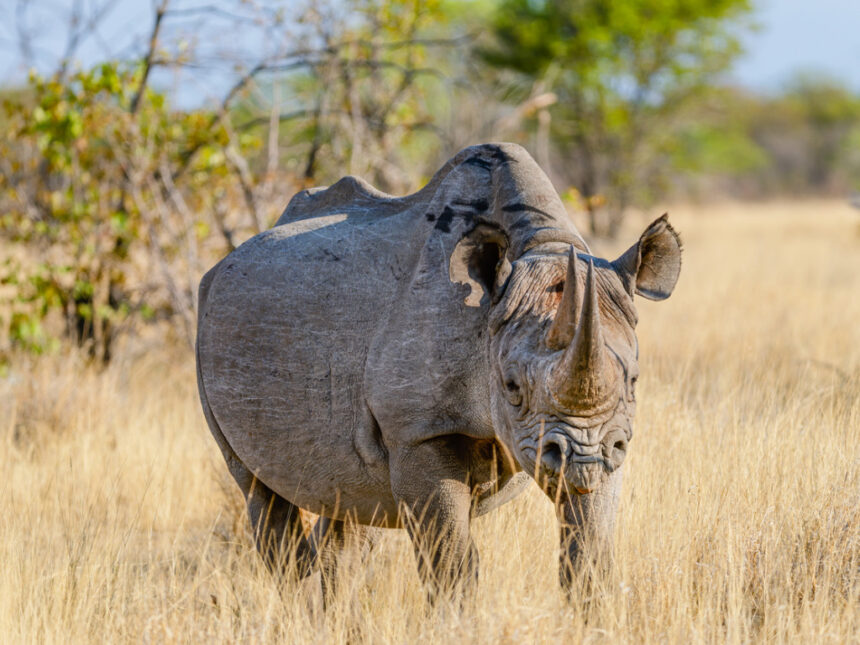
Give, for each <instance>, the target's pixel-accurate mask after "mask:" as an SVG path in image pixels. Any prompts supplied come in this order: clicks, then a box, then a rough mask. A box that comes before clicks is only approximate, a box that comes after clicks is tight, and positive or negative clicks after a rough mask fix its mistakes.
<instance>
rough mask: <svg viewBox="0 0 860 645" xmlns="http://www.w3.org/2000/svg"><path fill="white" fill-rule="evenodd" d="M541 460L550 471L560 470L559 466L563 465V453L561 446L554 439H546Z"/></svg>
mask: <svg viewBox="0 0 860 645" xmlns="http://www.w3.org/2000/svg"><path fill="white" fill-rule="evenodd" d="M541 461H542V462H543V465H544V466H546V467H547V468H549V469H550V470H551V471H552V472H554V473H557V472H559V471H561V468H562V466H563V465H564V453H563V452H562V449H561V446H559V445H558V444H557V443H556V442H555V441H548V442H547V443H546V444H544V448H543V454H542V455H541Z"/></svg>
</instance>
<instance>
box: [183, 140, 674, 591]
mask: <svg viewBox="0 0 860 645" xmlns="http://www.w3.org/2000/svg"><path fill="white" fill-rule="evenodd" d="M680 267H681V247H680V243H679V239H678V236H677V234H676V233H675V231H674V230H673V229H672V227H671V226H670V225H669V223H668V221H667V219H666V216H665V215H664V216H663V217H661V218H659V219H658V220H656V221H655V222H653V223H652V224H651V225H650V226H649V227H648V228H647V229H646V230H645V232H644V233H643V234H642V236H641V238H640V239H639V241H638V242H636V244H634V245H633V246H632V247H630V249H629V250H628V251H627V252H626V253H624V254H623V255H622V256H621V257H619V258H618V259H616V260H615V261H613V262H609V261H607V260H603V259H600V258H597V257H593V256H592V255H591V254H590V251H589V248H588V246H587V245H586V244H585V242H584V241H583V239H582V238H581V237H580V235H579V234H578V233H577V231H576V230H575V228H574V227H573V225H572V223H571V221H570V219H569V217H568V215H567V213H566V211H565V209H564V207H563V205H562V203H561V200H560V199H559V197H558V195H557V193H556V192H555V190H554V189H553V187H552V185H551V183H550V182H549V180H548V178H547V177H546V175H545V174H544V173H543V172H542V171H541V170H540V168H539V167H538V166H537V164H536V163H535V162H534V160H533V159H532V158H531V157H530V156H529V154H528V153H527V152H526V151H525V150H524V149H523V148H521V147H519V146H517V145H514V144H508V143H504V144H487V145H479V146H474V147H470V148H466V149H465V150H463V151H461V152H460V153H458V154H457V155H456V156H455V157H454V158H452V159H451V160H450V161H448V163H446V164H445V165H444V167H443V168H442V169H441V170H439V171H438V172H437V173H436V175H435V176H434V177H433V179H432V180H431V181H430V182H429V183H428V184H427V186H425V187H424V188H423V189H422V190H420V191H419V192H417V193H415V194H413V195H410V196H407V197H399V198H398V197H392V196H390V195H386V194H384V193H381V192H379V191H377V190H375V189H374V188H372V187H371V186H369V185H368V184H366V183H364V182H363V181H361V180H359V179H355V178H352V177H347V178H344V179H342V180H340V181H339V182H337V183H336V184H335V185H334V186H332V187H330V188H327V189H313V190H308V191H303V192H301V193H299V194H297V195H296V196H295V197H294V198H293V199H292V200H291V202H290V204H289V205H288V207H287V209H286V210H285V212H284V214H283V215H282V216H281V218H280V219H279V220H278V222H277V224H276V226H275V227H274V228H272V229H271V230H268V231H265V232H263V233H261V234H260V235H257V236H256V237H254V238H252V239H250V240H249V241H247V242H246V243H244V244H243V245H242V246H240V247H239V248H238V249H236V250H235V251H233V252H232V253H231V254H230V255H228V256H227V257H226V258H224V259H223V260H222V261H221V262H219V263H218V264H217V265H216V266H215V267H214V268H213V269H212V270H211V271H209V272H208V273H207V274H206V276H205V277H204V278H203V280H202V282H201V284H200V299H199V302H200V308H199V326H198V334H197V365H198V381H199V390H200V399H201V402H202V405H203V410H204V413H205V415H206V419H207V421H208V423H209V427H210V428H211V431H212V434H213V435H214V437H215V440H216V441H217V442H218V445H219V446H220V448H221V451H222V452H223V454H224V458H225V459H226V462H227V466H228V467H229V469H230V472H231V474H232V476H233V477H234V478H235V480H236V482H237V483H238V485H239V487H240V488H241V490H242V492H243V493H244V495H245V497H246V499H247V503H248V511H249V515H250V520H251V522H252V524H253V527H254V530H255V535H256V541H257V547H258V549H259V550H260V552H261V553H262V555H263V556H264V558H265V559H266V561H267V562H268V563H269V564H270V566H272V567H274V568H278V567H281V566H283V565H284V559H283V551H284V550H283V549H282V548H281V547H282V546H283V545H284V541H285V540H290V541H291V544H292V545H293V547H294V548H295V549H296V554H297V557H296V559H295V562H296V564H297V566H298V567H299V571H298V573H300V574H303V573H306V572H308V571H310V564H311V563H312V561H313V560H314V558H315V557H317V556H323V555H326V554H325V553H323V552H320V551H323V549H321V547H320V545H321V544H327V545H331V547H330V548H328V547H326V548H328V550H331V549H334V548H335V547H334V546H333V545H337V544H340V543H342V541H343V540H342V539H331V540H328V541H321V540H320V537H321V536H322V535H323V534H328V535H329V536H335V537H337V536H339V537H341V538H342V537H343V535H344V531H346V530H347V529H348V526H350V525H352V524H353V523H355V524H357V525H369V526H377V527H398V526H402V527H406V528H407V529H409V531H410V535H411V537H412V540H413V542H414V544H415V546H416V553H417V557H418V568H419V572H420V573H421V576H422V578H423V579H424V581H425V583H426V584H427V585H428V588H429V590H430V593H431V597H432V595H433V594H434V593H436V592H438V591H439V590H440V589H448V588H449V587H450V585H451V583H453V582H456V581H459V582H464V581H465V582H466V583H468V581H470V580H474V578H475V577H476V576H477V553H476V550H475V547H474V545H473V543H472V539H471V537H470V528H469V525H470V519H471V518H472V517H475V516H477V515H481V514H483V513H486V512H487V511H489V510H491V509H493V508H495V507H497V506H498V505H499V504H502V503H504V502H506V501H508V500H510V499H511V498H512V497H513V496H514V495H516V494H517V493H518V492H520V491H521V490H523V488H524V487H525V486H526V485H528V483H529V482H530V481H531V480H532V478H534V479H536V480H537V481H538V483H539V485H540V486H541V487H542V488H543V490H545V491H546V493H547V494H548V495H549V496H550V497H551V498H552V500H553V501H554V502H555V505H556V508H557V511H558V515H559V518H560V524H561V541H562V546H563V548H562V557H561V560H562V562H561V569H560V573H561V581H562V584H563V585H564V584H569V583H570V581H571V576H572V573H573V572H575V571H576V570H577V568H578V567H580V566H582V564H583V562H582V559H583V558H584V557H585V555H584V552H583V548H582V547H583V545H584V544H585V542H584V540H587V539H588V540H591V542H589V543H588V544H589V545H592V544H593V545H594V546H593V549H592V550H590V551H589V553H599V552H600V551H601V550H602V549H603V548H605V547H606V546H607V545H608V544H609V543H610V540H611V534H612V531H613V526H614V518H615V513H616V507H617V504H618V498H619V490H620V486H621V472H622V467H621V466H622V463H623V461H624V457H625V454H626V452H627V447H628V442H629V441H630V438H631V434H632V421H633V416H634V411H635V386H636V379H637V377H638V366H637V358H638V346H637V341H636V336H635V333H634V328H635V326H636V319H637V317H636V309H635V307H634V302H633V295H634V294H639V295H641V296H644V297H646V298H650V299H652V300H661V299H664V298H667V297H668V296H669V295H670V293H671V292H672V290H673V288H674V286H675V283H676V281H677V279H678V275H679V272H680ZM300 508H302V509H306V510H308V511H311V512H313V513H317V514H319V515H320V516H321V519H320V521H319V522H318V523H317V527H316V528H315V530H314V532H313V534H312V536H311V538H309V539H306V538H305V537H303V535H302V532H301V520H300V514H299V509H300ZM347 518H350V520H351V522H349V523H347V522H345V520H346V519H347ZM330 556H331V557H329V556H328V555H326V561H327V562H329V563H332V566H333V562H334V556H335V553H331V554H330Z"/></svg>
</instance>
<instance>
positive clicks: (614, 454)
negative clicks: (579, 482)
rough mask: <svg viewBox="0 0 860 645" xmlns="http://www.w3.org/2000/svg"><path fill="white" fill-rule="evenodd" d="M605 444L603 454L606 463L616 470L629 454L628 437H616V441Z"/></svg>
mask: <svg viewBox="0 0 860 645" xmlns="http://www.w3.org/2000/svg"><path fill="white" fill-rule="evenodd" d="M610 441H611V440H610ZM610 445H611V446H612V447H611V448H609V446H610ZM604 446H606V448H604V453H603V456H604V458H605V459H606V464H607V466H609V468H610V470H615V469H616V468H618V467H619V466H620V465H621V464H622V463H623V462H624V456H625V455H626V454H627V439H626V438H624V437H616V439H615V441H613V442H612V443H611V444H610V443H609V442H606V443H605V444H604ZM607 448H608V449H607Z"/></svg>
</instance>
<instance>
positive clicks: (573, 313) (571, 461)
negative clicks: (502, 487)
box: [490, 215, 681, 505]
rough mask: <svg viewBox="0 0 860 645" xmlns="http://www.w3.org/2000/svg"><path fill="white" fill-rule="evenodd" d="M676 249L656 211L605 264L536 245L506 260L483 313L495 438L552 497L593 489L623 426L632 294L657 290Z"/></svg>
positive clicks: (657, 293) (630, 390) (618, 447)
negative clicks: (505, 272) (495, 298)
mask: <svg viewBox="0 0 860 645" xmlns="http://www.w3.org/2000/svg"><path fill="white" fill-rule="evenodd" d="M680 266H681V247H680V243H679V239H678V236H677V234H676V233H675V231H674V230H673V229H672V227H671V226H670V225H669V223H668V221H667V218H666V216H665V215H664V216H663V217H661V218H660V219H658V220H656V221H655V222H653V223H652V224H651V225H650V226H649V227H648V228H647V229H646V230H645V232H644V233H643V234H642V236H641V238H640V239H639V241H638V242H637V243H636V244H634V245H633V246H632V247H631V248H630V249H629V250H628V251H627V252H625V253H624V254H623V255H622V256H621V257H619V258H618V259H617V260H615V261H614V262H608V261H606V260H603V259H599V258H596V257H592V256H590V255H588V254H587V253H585V252H583V251H582V250H581V249H578V248H577V247H576V246H567V245H559V244H550V245H544V246H541V247H538V248H535V249H533V250H531V251H529V252H528V253H526V254H524V255H523V256H522V257H520V258H519V259H518V260H517V261H515V262H514V263H513V264H512V266H511V270H510V276H509V278H508V281H507V284H506V286H505V289H504V294H503V296H502V297H501V298H500V300H499V302H498V304H497V305H496V306H495V307H494V309H493V312H492V314H491V317H490V330H491V333H492V338H491V342H490V365H491V370H492V371H493V372H494V373H493V374H492V375H491V377H490V395H491V414H492V415H493V425H494V427H495V428H496V432H497V434H498V436H499V438H500V439H501V440H502V441H503V442H504V443H505V444H506V446H507V448H508V449H509V451H510V452H511V453H512V456H513V457H514V458H515V459H516V461H517V462H518V463H519V465H520V466H521V467H522V468H523V470H525V471H526V472H528V473H530V474H532V475H533V476H534V477H535V479H536V480H537V482H538V484H539V485H540V486H541V487H542V488H543V489H544V490H545V492H546V493H547V494H548V495H549V496H550V497H551V498H553V499H554V500H555V501H556V503H557V504H567V505H569V504H570V503H571V500H572V499H575V498H576V497H578V496H586V495H588V494H589V493H593V492H595V491H597V490H599V489H600V488H601V486H602V485H603V484H605V482H606V481H607V479H608V478H609V477H610V476H611V474H612V473H613V472H615V471H616V470H618V469H619V467H620V466H621V464H622V463H623V462H624V458H625V456H626V454H627V447H628V444H629V442H630V440H631V438H632V435H633V417H634V414H635V411H636V380H637V378H638V376H639V366H638V344H637V340H636V334H635V327H636V321H637V314H636V309H635V306H634V302H633V296H634V294H639V295H641V296H644V297H646V298H648V299H651V300H662V299H665V298H667V297H668V296H669V295H670V294H671V292H672V290H673V288H674V286H675V283H676V281H677V279H678V274H679V272H680Z"/></svg>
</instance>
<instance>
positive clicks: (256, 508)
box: [197, 271, 315, 578]
mask: <svg viewBox="0 0 860 645" xmlns="http://www.w3.org/2000/svg"><path fill="white" fill-rule="evenodd" d="M210 273H212V272H211V271H210ZM207 277H208V274H207ZM202 291H203V284H202V283H201V292H202ZM197 382H198V387H199V393H200V402H201V404H202V406H203V414H204V416H205V417H206V422H207V424H208V425H209V430H210V432H211V433H212V436H213V437H214V438H215V441H216V443H217V444H218V447H219V448H220V449H221V454H222V455H224V461H226V462H227V468H228V470H229V471H230V474H231V475H232V476H233V479H234V480H235V481H236V483H237V484H238V485H239V489H240V490H241V491H242V494H243V495H244V497H245V502H246V504H247V508H248V517H249V519H250V521H251V529H252V530H253V532H254V541H255V543H256V545H257V550H258V551H259V552H260V555H261V556H262V557H263V560H264V561H265V562H266V565H267V566H268V567H269V569H270V571H272V573H273V574H274V575H275V576H279V575H284V574H290V573H293V574H295V575H296V576H298V577H299V578H303V577H305V576H308V575H310V573H311V572H312V567H313V564H314V560H315V552H314V549H313V546H312V545H311V543H310V542H309V541H308V540H307V539H306V538H305V536H304V531H303V527H302V519H301V513H300V511H299V508H298V506H296V505H295V504H292V503H291V502H289V501H288V500H286V499H284V498H283V497H281V496H280V495H278V494H277V493H275V492H274V491H273V490H271V489H270V488H269V487H268V486H266V485H265V484H264V483H263V482H261V481H260V480H259V479H257V478H256V477H255V476H254V474H253V473H252V472H251V471H250V470H249V469H248V468H247V467H246V466H245V465H244V464H243V463H242V461H241V460H240V459H239V457H238V456H237V455H236V453H235V452H234V451H233V448H232V447H231V446H230V444H229V442H228V441H227V438H226V437H225V436H224V433H223V432H221V427H220V426H219V425H218V421H217V420H216V419H215V415H214V414H213V413H212V409H211V407H210V406H209V401H208V399H207V397H206V391H205V389H204V387H203V376H202V374H201V373H200V361H199V360H198V362H197Z"/></svg>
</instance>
